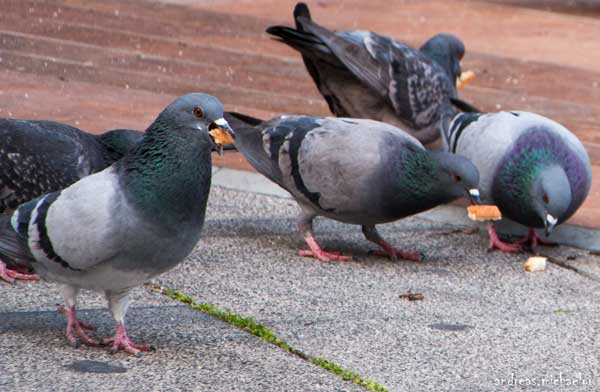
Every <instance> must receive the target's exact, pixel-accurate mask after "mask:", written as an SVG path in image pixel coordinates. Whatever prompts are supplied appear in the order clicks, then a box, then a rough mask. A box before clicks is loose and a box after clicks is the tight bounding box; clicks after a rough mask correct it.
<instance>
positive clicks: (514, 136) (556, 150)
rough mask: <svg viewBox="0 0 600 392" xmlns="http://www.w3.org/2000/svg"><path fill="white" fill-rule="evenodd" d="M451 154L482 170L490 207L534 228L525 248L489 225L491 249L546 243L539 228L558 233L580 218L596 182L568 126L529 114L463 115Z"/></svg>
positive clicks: (450, 140)
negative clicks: (558, 227)
mask: <svg viewBox="0 0 600 392" xmlns="http://www.w3.org/2000/svg"><path fill="white" fill-rule="evenodd" d="M443 139H444V142H445V145H446V147H447V149H448V150H449V151H451V152H454V153H456V154H459V155H462V156H464V157H467V158H469V159H470V160H471V161H473V163H474V164H475V165H476V166H477V168H478V169H479V173H480V175H481V180H480V190H481V198H482V201H483V202H484V203H491V204H495V205H497V206H498V208H499V209H500V211H501V212H502V215H503V216H505V217H507V218H509V219H511V220H513V221H515V222H518V223H520V224H522V225H524V226H526V227H528V228H529V234H528V237H527V238H526V239H525V240H524V241H521V242H520V243H514V244H512V243H506V242H503V241H501V240H500V239H499V237H498V235H497V233H496V231H495V229H494V226H493V225H492V224H489V225H488V232H489V235H490V245H489V247H490V249H493V248H499V249H500V250H503V251H507V252H514V251H518V250H520V249H521V247H522V244H523V243H529V244H530V245H531V246H532V248H534V249H535V248H536V247H537V244H538V243H540V242H542V243H543V241H542V240H541V239H540V238H539V236H538V235H537V234H536V232H535V231H534V228H542V229H545V232H546V234H549V233H550V232H551V231H552V229H553V228H554V227H555V226H556V225H557V224H560V223H562V222H564V221H565V220H567V219H568V218H569V217H571V216H572V215H573V213H575V211H576V210H577V209H578V208H579V206H581V204H582V203H583V201H584V200H585V198H586V196H587V195H588V193H589V191H590V187H591V183H592V169H591V164H590V159H589V156H588V154H587V152H586V151H585V148H584V147H583V145H582V144H581V142H580V141H579V140H578V139H577V137H576V136H575V135H573V134H572V133H571V132H570V131H569V130H567V129H566V128H565V127H563V126H562V125H560V124H558V123H557V122H555V121H552V120H550V119H548V118H545V117H542V116H540V115H537V114H533V113H528V112H499V113H488V114H466V113H465V114H459V115H458V116H456V117H455V118H454V120H453V121H452V123H451V124H450V127H449V129H448V130H447V131H446V132H445V133H444V138H443Z"/></svg>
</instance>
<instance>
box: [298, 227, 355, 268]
mask: <svg viewBox="0 0 600 392" xmlns="http://www.w3.org/2000/svg"><path fill="white" fill-rule="evenodd" d="M304 240H305V241H306V243H307V244H308V246H309V247H310V250H299V251H298V254H299V255H300V256H304V257H314V258H315V259H318V260H321V261H348V260H352V256H343V255H341V254H340V252H325V251H324V250H322V249H321V247H320V246H319V244H318V243H317V240H316V239H315V237H314V236H313V235H312V233H311V232H310V231H308V232H306V233H305V234H304Z"/></svg>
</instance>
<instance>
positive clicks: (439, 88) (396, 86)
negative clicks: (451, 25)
mask: <svg viewBox="0 0 600 392" xmlns="http://www.w3.org/2000/svg"><path fill="white" fill-rule="evenodd" d="M294 19H295V21H296V29H293V28H290V27H285V26H272V27H269V28H268V29H267V32H268V33H269V34H272V35H274V36H276V37H277V38H279V39H280V40H281V41H282V42H284V43H286V44H288V45H289V46H291V47H292V48H294V49H296V50H298V51H299V52H300V53H301V54H302V58H303V60H304V64H305V65H306V69H307V70H308V73H309V74H310V76H311V77H312V78H313V80H314V82H315V84H316V85H317V88H318V89H319V91H320V92H321V95H323V97H324V98H325V100H327V103H328V104H329V109H330V110H331V112H332V113H333V114H335V115H336V116H338V117H355V118H370V119H373V120H378V121H383V122H386V123H389V124H392V125H395V126H397V127H399V128H402V129H404V130H407V131H408V132H409V133H411V134H412V135H413V136H415V137H416V138H417V139H418V140H419V141H420V142H422V143H425V144H427V143H430V142H432V141H434V140H436V139H437V138H438V137H439V132H440V126H441V125H442V124H441V123H443V122H444V121H450V119H451V118H452V117H453V116H454V115H455V114H456V113H458V110H457V109H456V108H455V107H454V106H453V105H454V104H456V105H457V106H458V105H460V108H461V109H462V110H467V109H468V110H473V109H472V108H471V107H470V105H468V104H466V103H462V101H460V100H459V99H458V97H457V92H456V79H457V77H459V76H460V74H461V67H460V60H461V59H462V57H463V55H464V53H465V47H464V45H463V43H462V41H461V40H460V39H459V38H457V37H455V36H453V35H450V34H438V35H435V36H433V37H432V38H431V39H430V40H429V41H427V42H426V43H425V44H424V45H423V46H422V47H421V48H420V49H414V48H411V47H410V46H408V45H405V44H403V43H401V42H398V41H396V40H394V39H392V38H389V37H385V36H382V35H379V34H375V33H372V32H369V31H338V32H333V31H331V30H327V29H325V28H323V27H320V26H319V25H317V24H316V23H314V22H313V21H312V20H311V17H310V12H309V10H308V6H307V5H306V4H304V3H298V4H297V5H296V8H295V9H294ZM453 102H454V103H453Z"/></svg>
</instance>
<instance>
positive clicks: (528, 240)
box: [518, 227, 558, 253]
mask: <svg viewBox="0 0 600 392" xmlns="http://www.w3.org/2000/svg"><path fill="white" fill-rule="evenodd" d="M518 243H519V244H521V245H528V246H529V247H530V248H531V250H532V251H533V252H534V253H537V249H538V247H539V246H540V245H543V246H558V244H557V243H555V242H551V241H546V240H543V239H542V238H541V237H540V236H539V235H538V234H537V233H536V232H535V230H534V229H533V228H531V227H530V228H529V233H528V234H527V236H526V237H525V238H523V239H522V240H521V241H519V242H518Z"/></svg>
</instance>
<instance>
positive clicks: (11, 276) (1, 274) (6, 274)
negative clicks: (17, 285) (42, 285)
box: [0, 260, 40, 283]
mask: <svg viewBox="0 0 600 392" xmlns="http://www.w3.org/2000/svg"><path fill="white" fill-rule="evenodd" d="M15 279H20V280H39V279H40V278H39V276H37V275H35V274H23V273H20V272H17V271H15V270H12V269H9V268H8V267H7V266H6V264H4V262H3V261H2V260H0V280H4V281H6V282H8V283H14V282H15Z"/></svg>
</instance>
